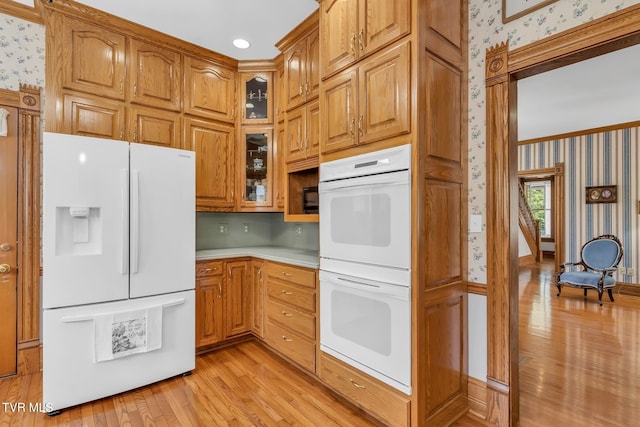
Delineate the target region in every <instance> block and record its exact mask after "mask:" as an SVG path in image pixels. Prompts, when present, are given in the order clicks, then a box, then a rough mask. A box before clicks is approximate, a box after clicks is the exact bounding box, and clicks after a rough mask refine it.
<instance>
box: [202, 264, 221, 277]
mask: <svg viewBox="0 0 640 427" xmlns="http://www.w3.org/2000/svg"><path fill="white" fill-rule="evenodd" d="M222 271H223V270H222V261H198V262H196V277H204V276H217V275H220V274H222Z"/></svg>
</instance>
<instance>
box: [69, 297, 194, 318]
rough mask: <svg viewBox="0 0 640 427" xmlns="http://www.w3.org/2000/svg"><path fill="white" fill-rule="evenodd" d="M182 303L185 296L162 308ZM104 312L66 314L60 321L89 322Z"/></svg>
mask: <svg viewBox="0 0 640 427" xmlns="http://www.w3.org/2000/svg"><path fill="white" fill-rule="evenodd" d="M180 304H184V298H178V299H175V300H173V301H167V302H165V303H163V304H162V308H163V309H164V308H168V307H173V306H175V305H180ZM147 308H150V307H141V308H138V309H136V310H145V309H147ZM125 311H126V310H125ZM102 314H106V313H95V314H89V315H85V316H82V315H80V316H65V317H63V318H62V319H60V321H61V322H62V323H76V322H88V321H90V320H94V319H95V318H96V316H100V315H102Z"/></svg>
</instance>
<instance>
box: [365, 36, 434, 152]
mask: <svg viewBox="0 0 640 427" xmlns="http://www.w3.org/2000/svg"><path fill="white" fill-rule="evenodd" d="M410 54H411V49H410V44H409V42H406V43H402V44H400V45H397V46H395V47H393V48H391V49H388V50H386V51H384V52H382V53H380V54H378V55H374V56H371V57H370V58H367V59H366V60H364V61H362V62H361V63H360V67H359V69H358V73H359V75H358V87H359V103H358V114H359V116H358V119H357V121H358V126H357V127H358V136H359V138H358V144H366V143H370V142H374V141H378V140H381V139H386V138H391V137H394V136H397V135H401V134H403V133H409V132H410V131H411V120H410V114H411V69H410V63H411V57H410ZM442 90H443V89H441V91H442Z"/></svg>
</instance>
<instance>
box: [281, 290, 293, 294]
mask: <svg viewBox="0 0 640 427" xmlns="http://www.w3.org/2000/svg"><path fill="white" fill-rule="evenodd" d="M282 295H293V292H289V291H285V290H284V289H283V290H282Z"/></svg>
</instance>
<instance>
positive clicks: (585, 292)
mask: <svg viewBox="0 0 640 427" xmlns="http://www.w3.org/2000/svg"><path fill="white" fill-rule="evenodd" d="M584 296H585V297H586V296H587V288H584Z"/></svg>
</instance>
